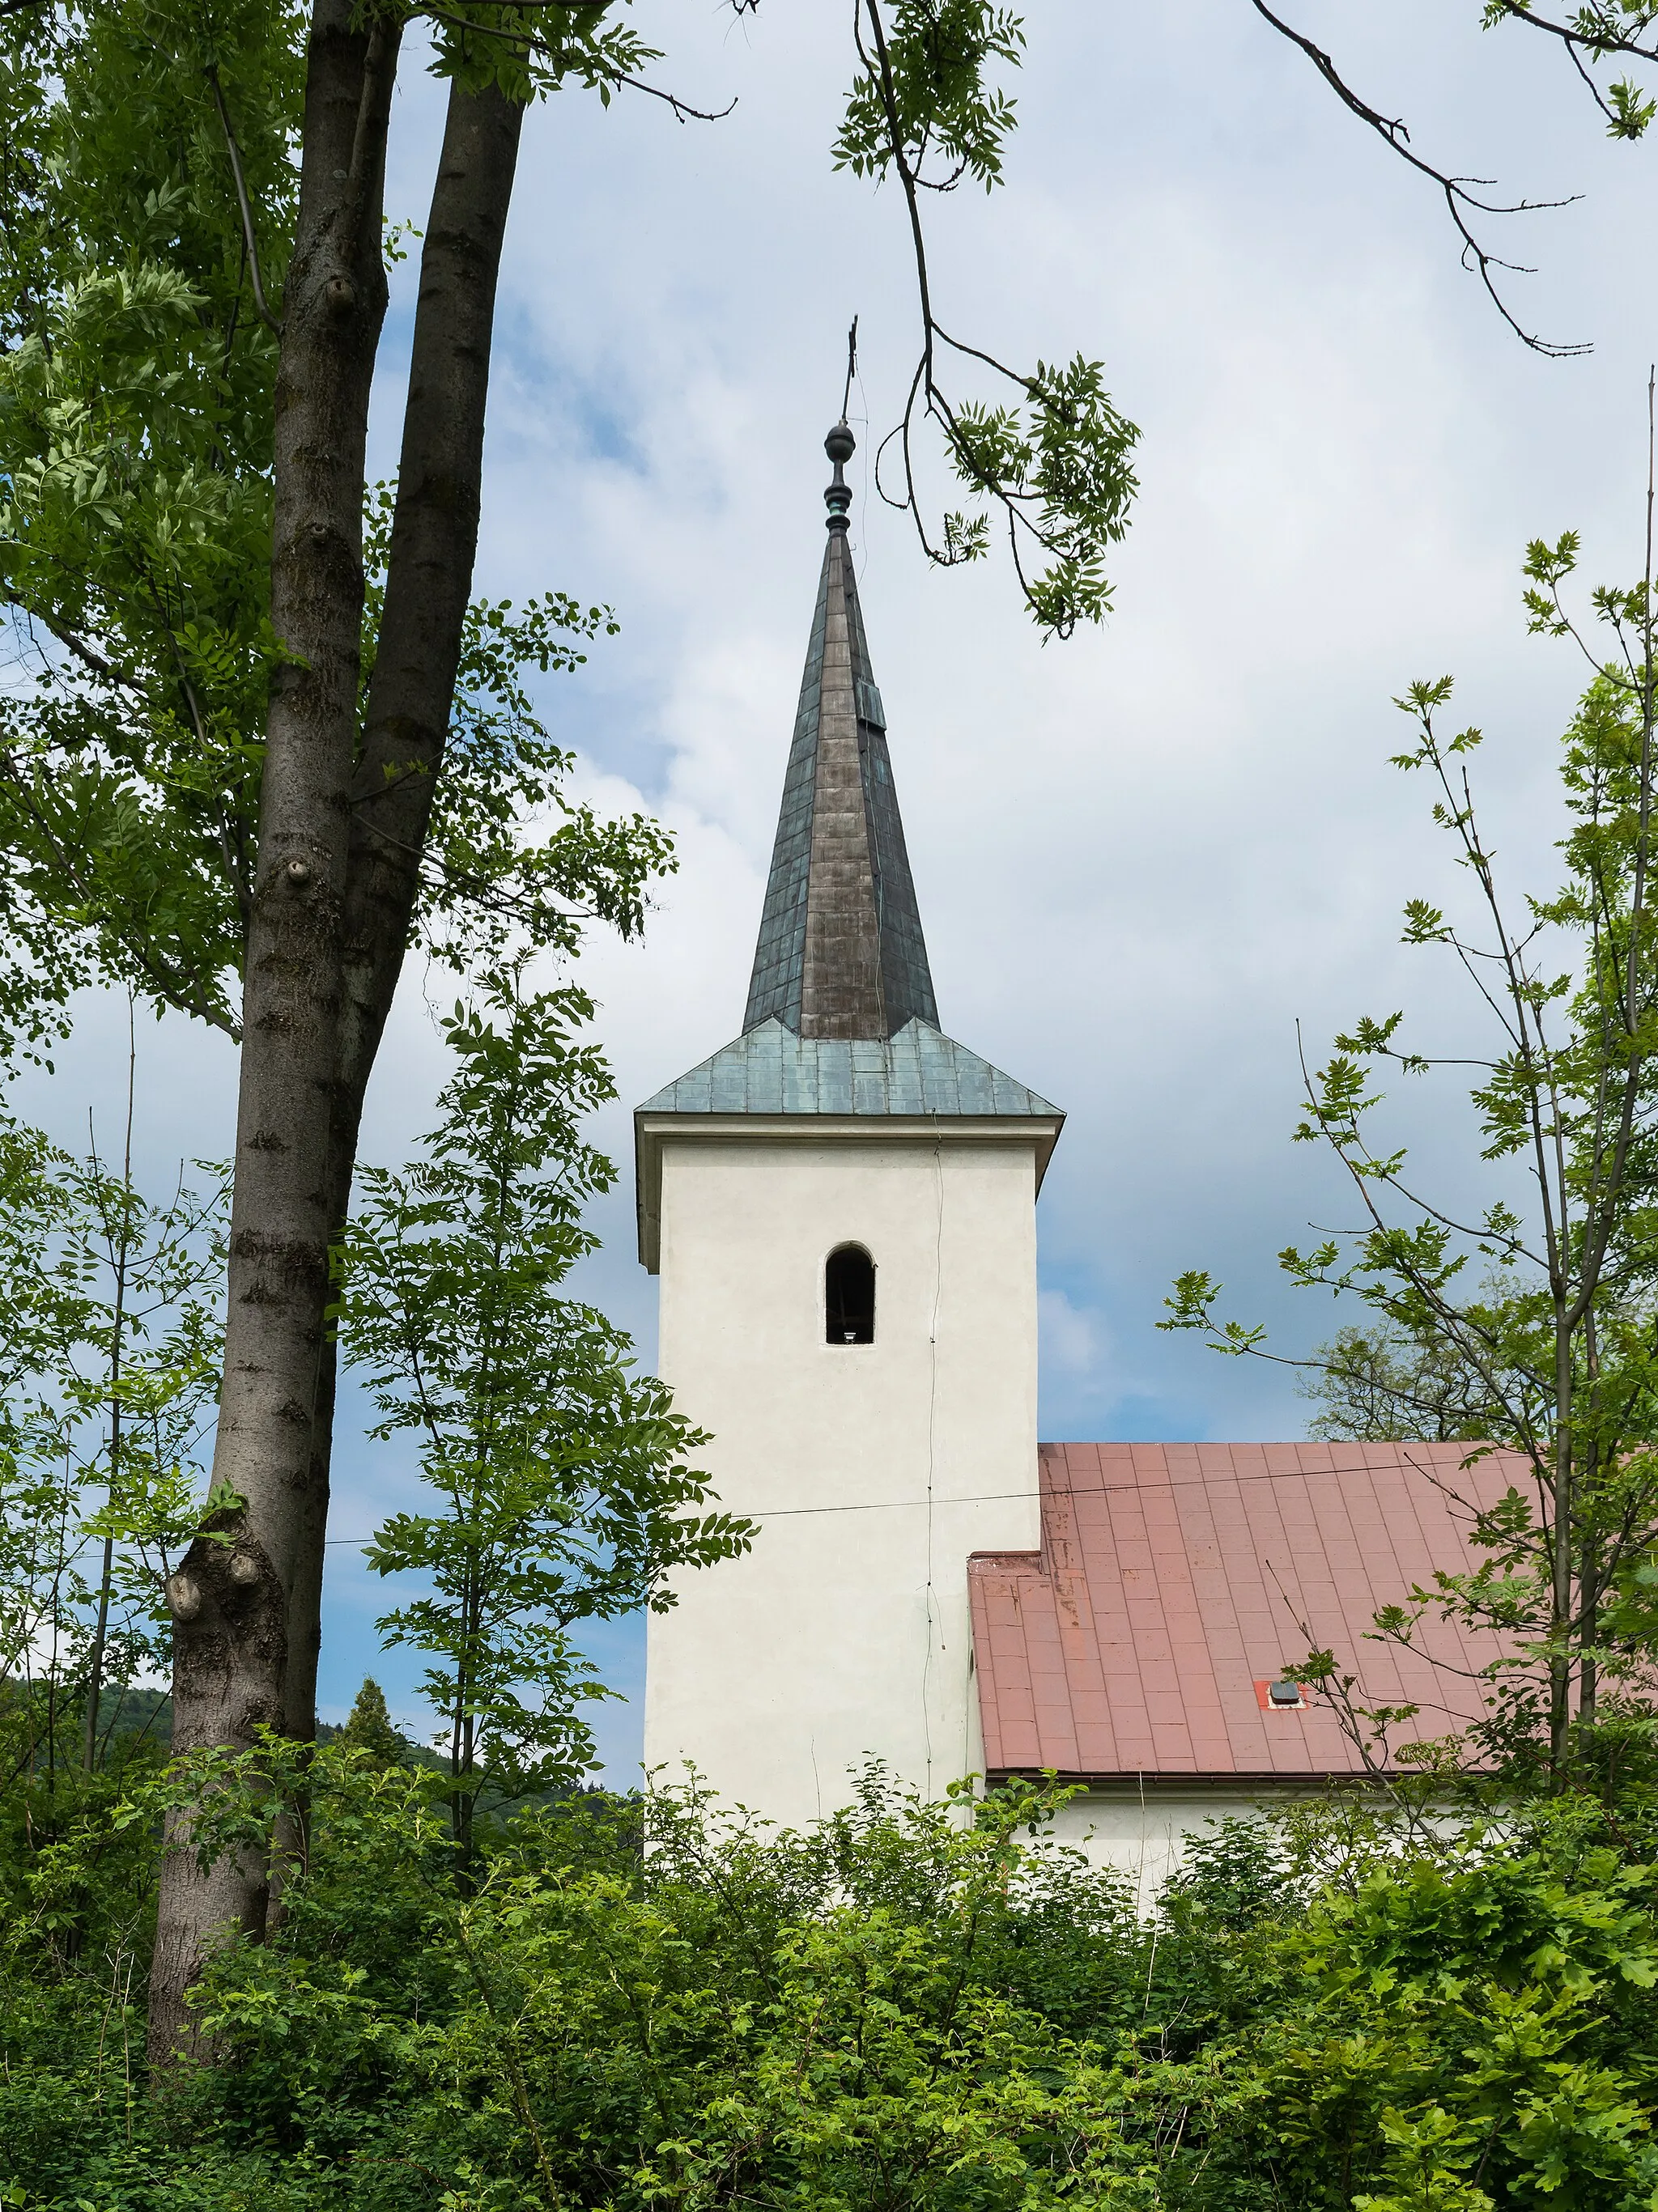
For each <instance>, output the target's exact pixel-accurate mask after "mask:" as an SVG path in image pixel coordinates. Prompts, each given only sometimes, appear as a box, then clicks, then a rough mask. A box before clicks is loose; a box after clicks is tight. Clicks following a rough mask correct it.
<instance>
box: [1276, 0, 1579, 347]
mask: <svg viewBox="0 0 1658 2212" xmlns="http://www.w3.org/2000/svg"><path fill="white" fill-rule="evenodd" d="M1250 4H1251V6H1252V7H1253V9H1254V10H1255V12H1256V14H1257V15H1259V16H1260V17H1261V18H1262V20H1263V21H1265V22H1267V23H1270V24H1271V27H1272V28H1273V29H1274V30H1275V31H1276V32H1277V33H1278V35H1279V37H1280V38H1283V39H1288V40H1289V43H1290V45H1291V46H1299V47H1300V49H1301V52H1302V53H1304V54H1305V55H1306V56H1307V58H1308V60H1309V61H1310V62H1311V63H1312V64H1313V66H1314V69H1315V70H1317V71H1318V73H1319V75H1320V76H1321V77H1322V78H1323V79H1324V81H1325V82H1326V84H1327V85H1328V86H1329V87H1330V89H1331V90H1332V92H1333V93H1334V94H1335V95H1336V97H1337V99H1338V100H1340V102H1341V103H1342V106H1344V107H1345V108H1346V109H1347V110H1348V112H1349V113H1350V114H1353V115H1356V116H1357V118H1359V120H1360V122H1361V123H1362V124H1365V125H1368V128H1369V129H1370V130H1372V131H1375V134H1376V136H1377V137H1379V138H1380V139H1381V142H1382V143H1383V144H1384V145H1385V146H1386V147H1387V149H1388V150H1389V151H1390V152H1391V153H1394V154H1397V155H1398V156H1399V159H1400V161H1405V162H1408V163H1409V164H1410V166H1411V168H1413V169H1415V170H1417V172H1418V173H1420V174H1421V175H1423V176H1424V177H1427V178H1429V179H1431V181H1432V182H1433V183H1434V184H1436V185H1438V186H1439V189H1440V191H1442V193H1443V195H1444V197H1445V205H1446V207H1447V209H1448V211H1449V214H1450V217H1451V221H1452V222H1454V224H1455V225H1456V229H1457V234H1458V236H1459V237H1460V239H1461V240H1462V265H1463V267H1464V268H1465V269H1469V270H1472V272H1473V273H1474V274H1475V275H1476V276H1478V278H1479V281H1480V283H1482V284H1483V285H1484V288H1485V290H1486V293H1487V295H1489V297H1490V301H1491V304H1492V306H1493V307H1495V308H1496V312H1497V313H1498V314H1499V315H1501V316H1502V318H1503V321H1504V322H1505V323H1506V324H1507V325H1509V329H1510V330H1511V331H1513V332H1514V334H1515V337H1517V338H1518V339H1519V340H1520V341H1521V344H1523V345H1527V346H1529V347H1530V348H1531V349H1532V351H1533V353H1540V354H1543V355H1545V356H1546V357H1547V358H1548V359H1549V360H1551V361H1564V360H1569V359H1570V358H1571V357H1572V356H1575V355H1578V354H1586V353H1589V352H1592V351H1593V350H1594V349H1593V348H1592V347H1591V346H1588V345H1557V344H1555V343H1553V342H1552V341H1551V340H1550V339H1547V338H1540V337H1538V336H1537V335H1536V333H1535V332H1534V331H1528V330H1527V328H1526V327H1525V325H1523V324H1522V323H1521V322H1519V321H1518V320H1517V319H1516V318H1515V315H1514V313H1513V312H1512V311H1511V310H1510V308H1509V305H1508V302H1507V301H1505V300H1504V299H1503V295H1502V293H1501V292H1500V291H1499V290H1498V289H1497V287H1496V276H1495V275H1494V274H1493V272H1494V271H1496V270H1509V271H1510V272H1511V273H1513V274H1515V275H1516V276H1532V275H1533V274H1534V273H1535V272H1534V271H1533V270H1531V269H1528V268H1527V267H1526V266H1525V265H1524V264H1522V263H1518V262H1513V261H1504V260H1503V259H1501V258H1500V257H1499V256H1497V255H1496V254H1495V253H1492V252H1489V251H1488V250H1487V249H1486V248H1485V247H1484V246H1482V245H1481V244H1480V242H1479V240H1478V238H1476V237H1475V235H1474V234H1473V232H1472V229H1471V228H1469V222H1468V213H1469V211H1470V210H1472V211H1474V212H1477V213H1478V214H1481V215H1496V216H1503V215H1535V214H1539V213H1540V212H1542V211H1544V210H1548V209H1551V208H1563V207H1570V206H1571V204H1572V203H1573V201H1575V200H1576V199H1578V198H1579V197H1581V194H1578V193H1576V192H1574V193H1572V194H1571V195H1570V197H1567V198H1565V199H1563V200H1515V201H1513V202H1512V203H1504V202H1501V201H1493V200H1483V199H1481V198H1479V197H1478V195H1477V194H1476V193H1474V192H1472V191H1469V190H1468V187H1469V185H1486V184H1489V183H1490V179H1489V178H1484V177H1455V176H1452V175H1450V174H1449V173H1448V172H1447V171H1445V170H1443V169H1436V167H1434V165H1433V163H1432V162H1431V161H1423V158H1422V156H1421V155H1419V154H1417V153H1416V152H1414V151H1413V150H1412V149H1411V143H1410V137H1411V134H1410V132H1409V131H1408V130H1407V129H1406V128H1405V124H1404V123H1403V122H1402V121H1401V120H1399V119H1398V118H1394V119H1393V120H1391V121H1390V120H1389V118H1387V116H1385V115H1382V114H1381V113H1379V112H1378V111H1377V110H1376V109H1375V108H1374V107H1372V106H1370V105H1369V103H1368V101H1367V100H1362V99H1361V98H1360V97H1359V95H1358V94H1357V93H1356V92H1355V91H1354V90H1353V88H1352V87H1351V86H1350V84H1348V83H1347V82H1346V81H1345V79H1344V77H1343V76H1341V74H1340V72H1339V71H1338V70H1337V68H1336V65H1335V64H1334V62H1333V61H1332V59H1331V58H1330V56H1329V55H1328V54H1327V53H1326V52H1325V51H1324V49H1323V47H1322V46H1316V45H1315V44H1314V41H1313V40H1311V39H1309V38H1307V37H1305V36H1304V35H1303V34H1302V33H1301V32H1300V31H1297V30H1296V29H1295V28H1294V27H1293V26H1292V25H1290V24H1289V23H1286V22H1285V21H1284V20H1283V17H1282V16H1281V15H1274V14H1273V12H1272V10H1271V8H1269V7H1268V6H1267V5H1266V0H1250ZM1520 20H1521V21H1525V22H1530V21H1532V20H1533V19H1532V17H1531V16H1530V15H1521V18H1520Z"/></svg>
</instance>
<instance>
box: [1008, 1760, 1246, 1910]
mask: <svg viewBox="0 0 1658 2212" xmlns="http://www.w3.org/2000/svg"><path fill="white" fill-rule="evenodd" d="M1281 1795H1282V1793H1280V1794H1279V1796H1275V1797H1274V1798H1273V1799H1272V1800H1271V1802H1273V1803H1277V1802H1281ZM1268 1802H1269V1801H1267V1800H1265V1799H1263V1798H1262V1797H1261V1796H1259V1795H1258V1794H1253V1793H1251V1792H1249V1791H1247V1790H1241V1789H1238V1790H1229V1789H1226V1788H1222V1787H1218V1786H1217V1787H1210V1788H1206V1789H1192V1790H1190V1791H1186V1790H1172V1789H1170V1788H1168V1787H1167V1785H1166V1784H1161V1785H1160V1784H1152V1785H1149V1786H1148V1785H1141V1786H1137V1785H1136V1784H1133V1783H1132V1782H1125V1784H1123V1785H1122V1786H1121V1787H1120V1788H1113V1789H1111V1790H1090V1791H1089V1792H1088V1794H1087V1795H1086V1796H1080V1797H1073V1798H1072V1799H1071V1801H1070V1803H1069V1804H1067V1805H1063V1806H1061V1808H1059V1811H1058V1814H1056V1815H1055V1816H1054V1821H1053V1825H1052V1826H1051V1828H1048V1829H1045V1830H1044V1833H1045V1834H1046V1835H1050V1836H1051V1837H1052V1838H1053V1839H1054V1841H1055V1842H1056V1843H1060V1844H1070V1846H1071V1847H1072V1848H1073V1849H1074V1850H1081V1851H1082V1852H1083V1853H1084V1854H1085V1856H1086V1857H1088V1859H1090V1860H1091V1861H1092V1862H1093V1863H1094V1865H1095V1866H1098V1867H1108V1868H1110V1869H1113V1870H1114V1871H1115V1872H1116V1873H1118V1874H1120V1875H1123V1876H1124V1877H1125V1880H1126V1881H1127V1882H1128V1883H1129V1885H1130V1887H1131V1889H1132V1891H1133V1893H1134V1898H1135V1903H1136V1905H1137V1909H1138V1911H1141V1912H1142V1913H1145V1912H1149V1911H1151V1909H1152V1908H1153V1906H1154V1905H1155V1904H1156V1901H1157V1893H1158V1892H1159V1891H1160V1890H1161V1887H1162V1886H1163V1884H1164V1883H1165V1882H1166V1881H1167V1880H1168V1877H1169V1876H1170V1875H1172V1874H1173V1873H1174V1872H1175V1871H1176V1869H1178V1868H1179V1865H1180V1863H1181V1862H1182V1860H1183V1859H1184V1858H1185V1857H1186V1845H1187V1844H1188V1842H1189V1841H1190V1839H1191V1838H1192V1837H1193V1836H1198V1835H1201V1834H1202V1833H1203V1832H1204V1830H1205V1829H1206V1828H1207V1827H1208V1826H1209V1825H1210V1822H1211V1821H1216V1820H1259V1819H1260V1818H1261V1817H1262V1815H1263V1814H1265V1812H1266V1810H1267V1809H1268Z"/></svg>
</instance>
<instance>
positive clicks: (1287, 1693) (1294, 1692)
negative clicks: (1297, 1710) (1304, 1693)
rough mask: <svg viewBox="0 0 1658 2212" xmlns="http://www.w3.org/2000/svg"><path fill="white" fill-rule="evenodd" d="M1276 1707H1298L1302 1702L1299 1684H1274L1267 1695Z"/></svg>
mask: <svg viewBox="0 0 1658 2212" xmlns="http://www.w3.org/2000/svg"><path fill="white" fill-rule="evenodd" d="M1266 1694H1267V1695H1268V1697H1269V1698H1271V1700H1272V1702H1273V1704H1274V1705H1300V1704H1301V1684H1300V1683H1299V1682H1274V1683H1273V1685H1272V1686H1271V1689H1270V1690H1269V1691H1268V1692H1267V1693H1266Z"/></svg>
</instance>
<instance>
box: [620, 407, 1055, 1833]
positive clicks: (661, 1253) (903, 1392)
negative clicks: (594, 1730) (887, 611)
mask: <svg viewBox="0 0 1658 2212" xmlns="http://www.w3.org/2000/svg"><path fill="white" fill-rule="evenodd" d="M853 450H854V441H853V438H852V434H851V432H850V430H849V429H848V428H847V426H846V424H845V422H844V421H843V422H839V423H838V424H837V425H836V426H835V428H833V429H832V431H831V432H830V434H829V436H828V438H827V440H826V452H827V453H828V455H829V457H830V459H831V460H832V463H833V464H834V481H833V483H832V484H831V485H830V487H829V489H828V490H827V491H826V493H825V495H824V497H825V501H826V505H827V507H828V509H829V517H828V544H826V547H825V549H824V556H823V570H822V574H821V577H820V581H819V586H818V600H817V612H816V616H815V618H814V623H813V627H812V638H811V643H810V646H809V647H808V652H807V657H806V673H805V677H804V679H803V681H802V685H801V696H800V710H799V713H798V714H797V715H796V717H795V736H794V743H793V744H792V746H791V748H790V750H789V765H788V769H787V772H786V774H785V776H784V779H783V806H782V811H781V813H780V815H779V817H778V821H777V842H776V845H775V847H774V849H773V852H772V857H771V877H770V879H769V881H768V883H767V885H766V892H765V907H764V909H763V912H762V915H761V918H760V929H759V944H758V945H757V947H756V950H755V954H754V969H753V979H752V981H751V982H750V984H749V991H748V1006H747V1013H746V1015H745V1018H744V1022H743V1031H742V1035H741V1036H740V1037H738V1038H737V1039H736V1041H735V1042H734V1043H731V1044H728V1045H727V1046H725V1047H724V1048H722V1050H721V1051H719V1052H716V1054H714V1056H713V1058H712V1059H711V1060H704V1062H703V1064H702V1065H701V1066H699V1067H697V1068H693V1069H692V1072H691V1073H689V1074H688V1075H683V1076H681V1077H680V1079H679V1080H678V1081H677V1082H675V1083H671V1084H669V1085H668V1086H667V1089H666V1090H664V1091H659V1092H658V1093H657V1095H656V1096H655V1097H654V1098H651V1099H649V1100H648V1101H647V1102H646V1103H645V1104H644V1105H643V1106H641V1107H640V1108H639V1109H637V1113H636V1114H635V1116H634V1127H635V1139H636V1151H637V1174H638V1205H639V1256H640V1258H641V1260H642V1261H643V1264H644V1265H645V1267H648V1268H649V1270H650V1271H651V1272H652V1273H655V1274H659V1275H660V1277H661V1334H660V1346H659V1352H658V1361H657V1364H658V1369H659V1371H660V1372H661V1376H662V1377H663V1379H664V1380H665V1381H666V1382H667V1383H669V1384H670V1385H671V1386H672V1388H673V1390H674V1399H675V1402H676V1404H677V1406H678V1407H679V1409H680V1411H681V1412H682V1413H686V1415H688V1416H689V1417H690V1418H691V1419H692V1420H694V1421H696V1422H697V1423H698V1425H700V1426H702V1427H704V1428H705V1429H707V1430H709V1431H710V1432H711V1434H712V1437H713V1442H712V1443H711V1444H710V1447H709V1449H708V1452H707V1454H706V1463H707V1465H708V1466H709V1467H710V1468H711V1470H712V1472H713V1474H714V1478H715V1486H716V1490H717V1492H718V1493H719V1498H720V1502H721V1504H722V1505H723V1506H724V1507H725V1508H726V1509H727V1510H729V1511H732V1512H735V1513H739V1514H743V1515H746V1516H750V1517H752V1518H753V1520H754V1522H756V1523H757V1525H758V1529H759V1534H758V1535H757V1537H756V1539H755V1542H754V1546H753V1550H752V1551H751V1552H750V1553H748V1554H747V1557H745V1558H743V1559H735V1560H728V1561H726V1562H723V1563H722V1564H721V1565H718V1566H715V1567H712V1568H709V1569H707V1570H704V1571H701V1572H698V1573H692V1572H687V1573H685V1574H682V1575H680V1576H679V1577H676V1578H675V1582H674V1589H675V1594H676V1596H677V1599H678V1602H677V1604H676V1605H675V1606H674V1607H673V1608H672V1609H671V1610H670V1611H668V1612H666V1613H653V1614H652V1615H651V1616H650V1620H649V1658H648V1665H647V1679H646V1692H645V1764H646V1765H647V1767H648V1768H650V1769H654V1770H661V1774H660V1778H661V1779H663V1780H667V1781H674V1780H675V1779H678V1778H680V1776H681V1773H682V1770H683V1768H684V1766H685V1765H686V1763H687V1762H689V1763H690V1764H692V1765H695V1766H696V1768H697V1769H698V1771H700V1773H701V1774H702V1775H703V1777H704V1778H705V1780H706V1781H708V1782H709V1783H710V1784H712V1786H713V1787H714V1788H715V1789H716V1790H717V1791H718V1792H719V1793H720V1794H721V1796H723V1797H725V1798H726V1799H727V1800H728V1801H730V1802H735V1803H740V1804H744V1805H747V1806H750V1807H753V1808H755V1809H756V1810H757V1811H759V1812H761V1813H763V1814H766V1815H767V1816H769V1817H770V1818H771V1819H773V1820H780V1821H783V1822H784V1823H786V1824H789V1825H791V1826H795V1825H799V1824H801V1823H802V1822H805V1821H808V1820H814V1819H815V1818H816V1817H817V1816H818V1815H819V1814H820V1813H826V1812H828V1811H831V1810H832V1808H835V1807H836V1806H838V1805H841V1804H844V1803H845V1802H847V1800H848V1798H849V1797H850V1795H851V1788H852V1775H853V1772H854V1771H855V1770H856V1768H857V1767H858V1766H860V1765H862V1764H863V1761H864V1760H866V1759H869V1758H876V1759H882V1760H884V1761H885V1762H886V1764H887V1766H888V1767H889V1768H890V1769H891V1770H892V1771H893V1772H894V1773H895V1774H896V1775H897V1776H898V1777H899V1779H900V1780H902V1781H903V1782H905V1783H907V1784H911V1785H912V1786H913V1787H915V1788H917V1789H918V1790H923V1792H926V1793H928V1794H936V1793H937V1792H939V1791H941V1790H942V1789H943V1788H944V1787H945V1786H946V1784H948V1783H950V1782H952V1781H954V1779H955V1778H957V1777H959V1776H960V1775H962V1774H965V1773H967V1772H970V1771H974V1770H976V1769H977V1768H978V1766H979V1765H982V1751H981V1744H980V1737H979V1729H978V1700H977V1697H976V1693H975V1689H974V1684H973V1680H972V1636H971V1629H970V1620H969V1608H968V1580H967V1560H968V1556H969V1554H970V1553H985V1552H1020V1553H1030V1552H1032V1551H1033V1550H1035V1549H1036V1548H1037V1547H1038V1546H1039V1541H1040V1534H1039V1508H1038V1475H1037V1449H1036V1221H1035V1206H1036V1194H1037V1191H1038V1189H1039V1187H1040V1184H1041V1181H1042V1176H1043V1172H1044V1170H1045V1168H1046V1165H1047V1162H1048V1158H1049V1155H1050V1154H1051V1152H1052V1150H1053V1146H1054V1144H1055V1141H1056V1139H1058V1134H1059V1130H1060V1126H1061V1123H1062V1121H1063V1120H1064V1116H1063V1115H1061V1114H1060V1112H1059V1111H1058V1109H1057V1108H1055V1107H1053V1106H1051V1105H1050V1104H1049V1103H1047V1101H1046V1100H1045V1099H1043V1098H1039V1097H1037V1096H1036V1095H1035V1094H1034V1093H1033V1091H1027V1090H1026V1089H1025V1087H1024V1086H1023V1085H1021V1084H1018V1083H1015V1082H1014V1081H1013V1080H1012V1079H1011V1078H1010V1077H1009V1076H1006V1075H1003V1073H1001V1072H1000V1071H999V1070H998V1069H997V1068H994V1067H992V1066H990V1065H989V1064H988V1062H986V1061H984V1060H980V1059H978V1057H977V1056H976V1055H975V1054H972V1053H971V1052H968V1051H966V1049H965V1048H963V1047H962V1046H960V1045H959V1044H955V1043H954V1042H952V1041H951V1040H950V1039H949V1038H948V1037H947V1036H944V1035H943V1034H942V1031H941V1030H940V1028H939V1025H938V1010H937V1006H936V1002H935V1000H934V996H933V984H932V975H931V972H930V969H929V966H928V962H927V947H926V942H925V939H924V938H923V934H922V928H921V917H920V913H919V910H918V908H917V902H916V894H915V886H914V884H913V882H912V880H911V874H910V863H909V857H908V854H907V853H906V852H905V843H904V828H903V823H902V822H901V820H900V818H899V808H898V797H897V793H896V791H895V789H894V787H893V771H892V763H891V759H890V757H889V755H888V751H887V718H886V714H885V711H884V709H883V708H882V704H881V694H880V692H879V691H878V690H876V688H875V678H874V674H873V671H872V669H871V666H870V661H869V647H868V645H867V643H866V641H865V638H864V631H863V615H862V612H861V611H860V608H859V605H858V594H857V584H856V577H855V574H854V572H853V566H852V558H851V550H850V545H849V543H848V526H849V525H848V517H849V510H850V504H851V495H850V491H849V489H848V488H847V485H846V481H845V476H844V465H845V463H846V462H847V461H848V460H849V459H850V457H851V454H852V453H853Z"/></svg>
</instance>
